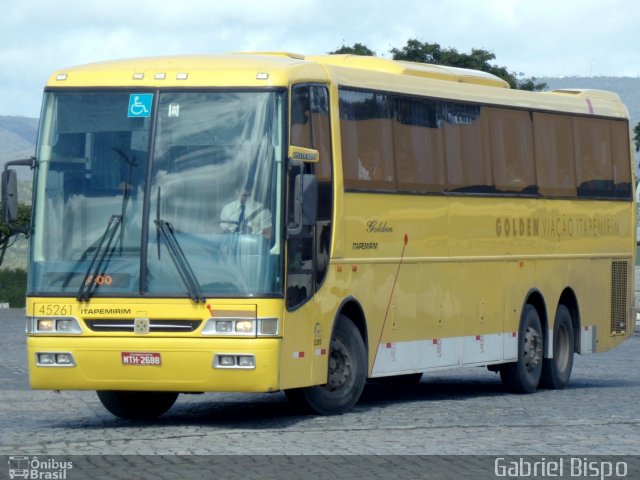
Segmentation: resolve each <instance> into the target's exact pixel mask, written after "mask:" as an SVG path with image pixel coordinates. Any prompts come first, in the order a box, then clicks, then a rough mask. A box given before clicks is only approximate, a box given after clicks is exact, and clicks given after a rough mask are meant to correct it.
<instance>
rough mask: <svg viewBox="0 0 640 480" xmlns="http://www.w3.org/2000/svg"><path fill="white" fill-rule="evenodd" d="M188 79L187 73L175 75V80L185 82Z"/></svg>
mask: <svg viewBox="0 0 640 480" xmlns="http://www.w3.org/2000/svg"><path fill="white" fill-rule="evenodd" d="M188 78H189V74H188V73H176V80H187V79H188Z"/></svg>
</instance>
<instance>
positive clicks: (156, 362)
mask: <svg viewBox="0 0 640 480" xmlns="http://www.w3.org/2000/svg"><path fill="white" fill-rule="evenodd" d="M120 357H121V358H122V364H123V365H133V366H150V367H159V366H160V365H161V361H160V354H159V353H157V352H121V354H120Z"/></svg>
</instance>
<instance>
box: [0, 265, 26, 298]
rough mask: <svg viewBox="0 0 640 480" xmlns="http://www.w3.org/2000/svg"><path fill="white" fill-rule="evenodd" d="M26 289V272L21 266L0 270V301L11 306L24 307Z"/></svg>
mask: <svg viewBox="0 0 640 480" xmlns="http://www.w3.org/2000/svg"><path fill="white" fill-rule="evenodd" d="M26 291H27V272H26V271H25V270H23V269H21V268H17V269H15V270H0V303H8V304H9V305H10V306H11V307H12V308H22V307H24V303H25V302H24V300H25V292H26Z"/></svg>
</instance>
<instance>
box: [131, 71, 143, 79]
mask: <svg viewBox="0 0 640 480" xmlns="http://www.w3.org/2000/svg"><path fill="white" fill-rule="evenodd" d="M133 79H134V80H144V73H134V74H133Z"/></svg>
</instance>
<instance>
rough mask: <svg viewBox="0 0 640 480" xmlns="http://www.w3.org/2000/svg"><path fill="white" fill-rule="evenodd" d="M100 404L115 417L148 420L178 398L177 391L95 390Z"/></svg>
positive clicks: (170, 405)
mask: <svg viewBox="0 0 640 480" xmlns="http://www.w3.org/2000/svg"><path fill="white" fill-rule="evenodd" d="M96 393H97V394H98V398H99V399H100V402H102V405H104V407H105V408H106V409H107V410H109V411H110V412H111V413H112V414H114V415H115V416H116V417H120V418H124V419H126V420H149V419H152V418H156V417H159V416H160V415H162V414H163V413H165V412H167V411H168V410H169V409H170V408H171V407H172V406H173V404H174V403H175V402H176V399H177V398H178V393H177V392H129V391H114V390H109V391H106V390H102V391H98V392H96Z"/></svg>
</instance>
